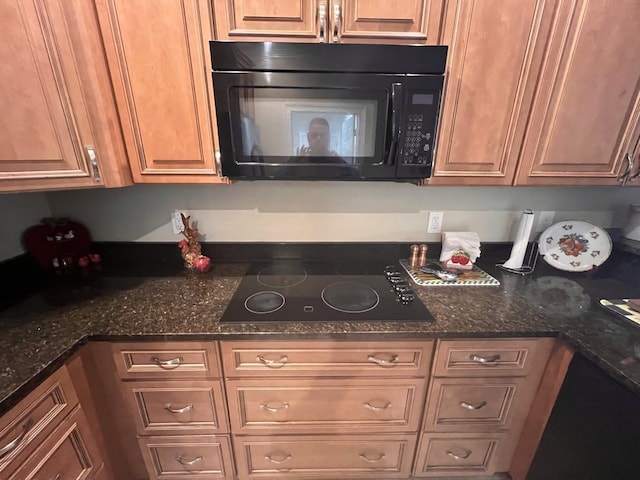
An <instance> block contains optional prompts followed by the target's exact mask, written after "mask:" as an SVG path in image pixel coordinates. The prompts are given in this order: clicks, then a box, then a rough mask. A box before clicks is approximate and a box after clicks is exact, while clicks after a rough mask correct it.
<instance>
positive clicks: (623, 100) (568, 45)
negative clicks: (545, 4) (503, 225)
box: [516, 0, 640, 185]
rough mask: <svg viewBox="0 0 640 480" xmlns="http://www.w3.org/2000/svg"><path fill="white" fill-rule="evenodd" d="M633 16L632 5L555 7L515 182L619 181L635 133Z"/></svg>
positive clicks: (597, 2)
mask: <svg viewBox="0 0 640 480" xmlns="http://www.w3.org/2000/svg"><path fill="white" fill-rule="evenodd" d="M638 18H640V2H638V1H637V0H617V1H605V0H592V1H588V0H580V1H572V2H568V1H566V2H560V3H559V4H558V8H557V11H556V12H555V16H554V19H553V25H552V30H551V35H550V38H549V42H548V43H547V45H544V48H545V49H546V52H547V53H546V55H545V59H544V64H543V68H542V70H541V72H540V75H539V78H538V82H537V84H538V88H537V92H536V96H535V101H534V104H533V110H532V112H531V118H530V120H529V128H528V132H527V135H526V140H525V143H524V147H523V151H522V160H521V165H520V168H519V171H518V174H517V179H516V183H517V184H519V185H596V184H600V185H616V184H617V183H618V180H617V178H618V176H619V175H620V174H621V173H623V172H624V171H625V169H626V167H627V160H626V159H625V157H626V155H627V153H632V149H633V148H634V147H635V145H636V140H637V138H638V135H639V134H640V131H639V130H640V126H639V123H640V61H638V52H639V51H640V36H639V35H638V34H637V30H638ZM540 48H543V46H542V45H541V46H540ZM631 184H633V183H631ZM636 184H637V182H636Z"/></svg>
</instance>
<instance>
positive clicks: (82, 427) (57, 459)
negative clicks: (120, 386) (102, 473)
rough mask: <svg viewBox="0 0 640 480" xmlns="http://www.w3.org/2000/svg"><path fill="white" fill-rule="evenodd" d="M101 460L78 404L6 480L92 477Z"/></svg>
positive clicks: (99, 466) (100, 465)
mask: <svg viewBox="0 0 640 480" xmlns="http://www.w3.org/2000/svg"><path fill="white" fill-rule="evenodd" d="M100 468H102V460H101V458H100V455H99V453H98V449H97V447H96V445H95V443H94V441H93V437H92V436H91V430H90V429H89V426H88V423H87V420H86V418H85V416H84V414H83V413H82V410H81V409H80V407H78V408H77V409H76V410H75V411H74V412H73V413H72V414H71V415H70V416H69V417H68V418H67V419H66V420H65V421H64V422H63V423H62V424H61V425H60V426H59V427H58V428H57V429H56V430H55V431H54V432H53V433H52V434H51V435H50V436H49V438H47V440H46V441H45V442H44V443H43V444H42V445H41V446H40V447H39V448H38V449H37V450H36V451H35V452H34V454H33V455H32V456H31V457H29V459H28V460H27V461H26V462H25V463H23V464H22V466H21V467H20V468H19V469H18V470H17V471H16V472H15V473H14V474H13V475H12V476H11V477H10V480H23V479H25V478H29V479H38V478H42V479H45V478H47V479H48V478H52V479H54V478H73V479H77V480H85V479H91V478H93V475H94V473H96V472H97V471H98V470H99V469H100Z"/></svg>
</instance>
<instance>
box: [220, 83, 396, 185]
mask: <svg viewBox="0 0 640 480" xmlns="http://www.w3.org/2000/svg"><path fill="white" fill-rule="evenodd" d="M234 90H236V92H235V98H236V100H237V106H238V112H237V113H236V114H235V115H234V114H233V112H232V118H234V117H235V118H239V119H240V121H239V122H232V124H233V125H235V126H237V128H238V129H239V130H240V131H238V132H233V135H232V136H233V141H234V152H236V163H237V164H238V165H241V166H246V167H249V166H254V167H260V168H261V169H262V175H263V176H269V177H274V178H277V177H282V178H290V177H297V178H314V177H327V176H329V177H354V176H359V175H360V171H361V169H362V167H363V166H364V165H367V164H368V165H371V164H373V163H376V161H378V159H380V158H382V156H383V154H384V152H383V150H384V136H385V135H384V133H385V129H386V92H384V91H372V92H365V91H362V90H349V89H308V88H307V89H302V88H300V89H282V88H278V89H276V88H259V87H254V88H247V87H238V88H236V89H234ZM233 103H234V102H232V104H233ZM232 110H233V108H232ZM240 152H241V155H238V153H240ZM254 173H255V172H254Z"/></svg>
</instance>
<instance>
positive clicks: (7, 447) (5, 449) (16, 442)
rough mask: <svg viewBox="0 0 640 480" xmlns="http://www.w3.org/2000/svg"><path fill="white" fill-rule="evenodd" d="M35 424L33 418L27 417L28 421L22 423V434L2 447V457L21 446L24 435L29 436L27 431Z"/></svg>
mask: <svg viewBox="0 0 640 480" xmlns="http://www.w3.org/2000/svg"><path fill="white" fill-rule="evenodd" d="M33 424H34V421H33V418H31V417H29V418H27V421H26V422H24V423H23V424H22V431H21V432H20V434H19V435H18V436H17V437H16V438H14V439H13V440H11V441H10V442H9V443H7V444H6V445H5V446H4V447H2V448H0V458H2V457H4V456H6V455H8V454H10V453H11V452H13V451H14V450H15V449H16V448H18V447H19V446H20V444H21V443H22V441H23V440H24V437H26V436H27V433H29V430H31V427H33Z"/></svg>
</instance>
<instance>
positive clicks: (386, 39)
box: [331, 0, 444, 45]
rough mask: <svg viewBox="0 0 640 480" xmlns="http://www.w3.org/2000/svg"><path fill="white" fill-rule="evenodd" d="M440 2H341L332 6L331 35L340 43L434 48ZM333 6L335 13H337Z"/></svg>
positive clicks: (357, 0) (440, 8)
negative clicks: (389, 44)
mask: <svg viewBox="0 0 640 480" xmlns="http://www.w3.org/2000/svg"><path fill="white" fill-rule="evenodd" d="M443 4H444V2H443V1H442V0H341V1H334V2H333V5H332V11H331V14H332V19H333V24H332V28H333V35H334V41H335V35H337V36H338V41H340V42H345V43H346V42H352V43H365V42H371V43H412V44H414V43H415V44H419V43H423V44H429V45H437V44H439V43H440V40H441V39H440V34H441V31H440V27H441V19H442V13H443ZM336 5H338V7H337V10H338V11H337V12H336Z"/></svg>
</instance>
